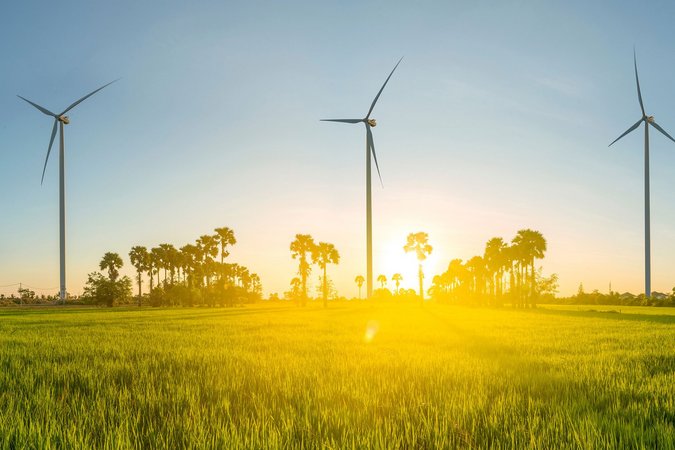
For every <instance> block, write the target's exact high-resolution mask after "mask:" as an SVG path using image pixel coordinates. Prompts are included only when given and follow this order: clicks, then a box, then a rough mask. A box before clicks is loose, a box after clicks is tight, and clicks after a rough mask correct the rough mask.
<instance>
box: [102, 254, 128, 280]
mask: <svg viewBox="0 0 675 450" xmlns="http://www.w3.org/2000/svg"><path fill="white" fill-rule="evenodd" d="M123 264H124V262H122V258H120V255H118V254H117V253H111V252H107V253H106V254H105V255H103V259H101V262H100V263H99V267H100V268H101V270H107V271H108V278H110V281H115V280H117V277H118V276H119V274H120V272H119V269H120V268H121V267H122V265H123Z"/></svg>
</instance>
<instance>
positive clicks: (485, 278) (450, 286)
mask: <svg viewBox="0 0 675 450" xmlns="http://www.w3.org/2000/svg"><path fill="white" fill-rule="evenodd" d="M545 252H546V239H545V238H544V236H543V235H542V234H541V233H540V232H539V231H534V230H530V229H522V230H519V231H518V232H517V233H516V236H515V237H514V238H513V239H512V240H511V242H510V244H509V243H507V242H506V241H504V239H503V238H501V237H494V238H492V239H490V240H488V241H487V243H486V244H485V250H484V251H483V255H482V256H480V255H477V256H473V257H472V258H469V259H468V260H467V261H462V260H461V259H453V260H452V261H450V263H449V264H448V268H447V270H446V271H445V272H443V273H442V274H439V275H436V276H435V277H434V278H433V285H432V287H431V289H430V293H431V295H432V298H434V299H436V300H439V301H468V302H471V303H475V304H485V305H490V306H502V305H503V304H504V303H511V304H512V305H513V306H514V307H535V306H536V304H537V299H538V298H539V297H540V296H541V295H552V294H554V293H555V291H556V290H557V275H555V274H554V275H552V276H551V277H550V278H543V277H542V276H541V273H540V272H538V271H537V270H535V261H536V260H537V259H542V258H543V257H544V253H545Z"/></svg>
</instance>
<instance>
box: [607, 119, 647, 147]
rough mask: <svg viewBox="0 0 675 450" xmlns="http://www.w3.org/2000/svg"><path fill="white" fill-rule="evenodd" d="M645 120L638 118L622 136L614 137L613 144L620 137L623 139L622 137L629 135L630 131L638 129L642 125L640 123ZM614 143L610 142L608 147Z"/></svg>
mask: <svg viewBox="0 0 675 450" xmlns="http://www.w3.org/2000/svg"><path fill="white" fill-rule="evenodd" d="M643 120H644V119H640V120H638V121H637V122H635V125H633V126H632V127H630V128H629V129H627V130H626V131H625V132H624V133H623V134H622V135H621V136H619V137H618V138H616V139H614V140H613V141H612V144H613V143H615V142H616V141H618V140H619V139H621V138H622V137H624V136H625V135H627V134H628V133H630V132H631V131H633V130H634V129H636V128H637V127H639V126H640V123H642V121H643ZM612 144H609V145H608V147H611V146H612Z"/></svg>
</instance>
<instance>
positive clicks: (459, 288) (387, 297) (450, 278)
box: [0, 227, 675, 308]
mask: <svg viewBox="0 0 675 450" xmlns="http://www.w3.org/2000/svg"><path fill="white" fill-rule="evenodd" d="M236 243H237V240H236V238H235V236H234V231H233V230H232V229H230V228H228V227H222V228H216V229H215V230H214V234H212V235H203V236H200V237H199V238H198V239H196V241H195V242H194V243H192V244H186V245H184V246H182V247H181V248H179V249H177V248H176V247H174V246H173V245H172V244H166V243H163V244H159V245H158V246H157V247H153V248H150V249H147V248H146V247H143V246H134V247H132V248H131V250H130V251H129V260H130V263H131V265H132V266H133V267H134V269H135V272H136V275H135V277H134V280H131V279H130V278H129V277H126V276H125V277H121V278H120V277H119V270H120V269H121V268H122V267H123V264H124V262H123V259H122V258H121V257H120V256H119V255H118V254H117V253H113V252H108V253H106V254H105V255H104V256H103V258H102V260H101V262H100V264H99V269H100V270H101V271H102V272H92V273H90V274H89V275H88V279H87V284H86V286H85V288H84V293H83V295H82V296H81V297H79V298H76V297H70V298H69V300H68V303H70V304H99V305H107V306H112V305H129V304H137V305H139V306H141V305H150V306H232V305H236V304H244V303H254V302H257V301H260V300H265V299H263V297H262V284H261V280H260V278H259V277H258V275H257V274H255V273H251V272H250V271H249V269H248V268H246V267H244V266H242V265H240V264H237V263H229V262H226V259H227V257H228V256H229V254H230V253H229V250H228V249H229V248H231V247H232V246H233V245H235V244H236ZM289 249H290V252H291V257H292V258H293V259H294V260H296V261H297V264H298V266H297V267H298V268H297V273H296V275H297V276H294V277H292V278H291V280H290V283H289V288H290V289H289V290H288V291H286V292H284V293H283V296H281V297H280V296H279V295H278V294H277V293H272V294H270V295H269V297H268V298H267V299H266V300H269V301H272V302H275V301H283V300H288V301H292V302H295V303H296V304H298V305H307V302H308V301H312V300H320V301H322V303H323V305H324V306H327V305H328V302H329V301H340V300H342V301H346V300H349V299H350V298H349V297H345V296H341V295H340V293H339V292H338V291H337V290H336V289H335V286H334V284H333V281H332V280H331V278H330V276H329V270H330V267H331V265H337V264H339V262H340V254H339V252H338V249H337V248H336V247H335V245H334V244H331V243H328V242H318V243H316V242H314V238H313V237H312V236H310V235H309V234H297V235H296V236H295V239H294V240H293V241H292V242H291V244H290V246H289ZM546 249H547V243H546V239H545V238H544V236H543V235H542V234H541V233H540V232H539V231H535V230H531V229H522V230H519V231H518V232H517V233H516V235H515V236H514V237H513V238H512V239H511V241H510V242H509V241H505V240H504V239H503V238H501V237H493V238H491V239H489V240H488V241H487V242H486V244H485V248H484V250H483V253H482V255H476V256H473V257H471V258H469V259H467V260H466V261H463V260H461V259H452V260H451V261H450V262H449V263H448V266H447V269H446V270H445V271H444V272H443V273H440V274H437V275H435V276H433V278H432V280H431V285H430V286H428V288H427V289H425V286H424V278H425V274H424V270H423V264H424V260H425V259H426V257H427V256H428V255H429V254H430V253H431V252H432V250H433V248H432V246H431V245H430V244H429V236H428V235H427V233H425V232H417V233H410V234H409V235H408V236H407V239H406V241H405V245H404V246H403V247H402V249H401V251H405V252H410V253H413V254H414V255H416V257H417V259H418V261H419V269H418V283H419V289H418V290H417V291H416V290H414V289H406V288H401V282H402V281H404V280H403V277H402V275H401V274H400V273H394V274H392V275H391V277H390V278H388V276H387V275H386V274H382V273H381V274H378V276H377V277H376V279H375V282H376V283H377V285H379V287H377V286H376V289H375V290H374V291H373V297H372V299H373V300H374V301H397V302H400V301H412V302H415V301H417V302H419V301H421V300H422V299H425V300H427V301H432V302H436V303H448V304H450V303H457V304H467V305H476V306H487V307H503V306H511V307H516V308H527V307H531V308H534V307H536V306H537V304H540V303H545V304H556V303H557V304H576V305H600V304H605V305H626V306H630V305H632V306H675V288H673V292H670V293H667V294H666V293H660V292H653V293H652V296H651V297H650V298H645V296H644V294H640V295H633V294H631V293H629V292H624V293H619V292H614V291H611V287H610V291H609V292H608V293H601V292H599V291H597V290H594V291H592V292H585V291H584V288H583V286H582V285H580V286H579V290H578V292H577V294H576V295H572V296H569V297H558V296H556V294H557V292H558V276H557V274H551V275H549V276H544V275H542V268H541V267H539V268H538V267H537V262H538V261H540V260H542V259H543V258H544V255H545V253H546ZM313 266H316V267H317V268H318V269H319V272H318V273H319V276H318V278H317V279H318V283H317V284H314V285H313V286H315V287H316V289H315V292H316V296H313V295H312V292H314V288H312V292H310V276H311V274H312V268H313ZM145 280H147V285H148V286H149V289H148V291H147V292H144V291H143V286H144V283H143V281H145ZM365 281H366V280H365V278H364V277H363V275H361V274H357V275H356V276H355V278H354V283H355V284H356V287H357V289H358V297H356V298H352V299H363V298H364V297H363V292H362V290H363V286H364V284H365ZM389 282H391V283H393V286H394V288H393V289H392V290H390V289H389V287H388V283H389ZM132 285H133V286H134V287H133V289H134V290H135V293H134V294H132ZM17 286H19V289H18V294H19V295H18V296H14V295H12V296H10V297H5V296H4V295H0V306H2V305H17V304H24V305H31V304H54V303H56V300H57V298H58V294H56V293H55V294H54V295H51V296H44V295H42V296H38V295H36V293H35V291H34V290H33V289H30V288H28V287H25V286H21V285H18V284H17ZM425 297H426V298H425Z"/></svg>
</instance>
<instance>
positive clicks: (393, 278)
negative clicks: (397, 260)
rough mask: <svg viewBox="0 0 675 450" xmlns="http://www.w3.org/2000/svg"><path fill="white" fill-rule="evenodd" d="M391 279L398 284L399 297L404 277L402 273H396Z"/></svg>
mask: <svg viewBox="0 0 675 450" xmlns="http://www.w3.org/2000/svg"><path fill="white" fill-rule="evenodd" d="M391 279H392V281H394V282H395V283H396V295H398V288H399V286H401V280H403V277H402V276H401V274H400V273H395V274H394V275H393V276H392V277H391Z"/></svg>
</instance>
